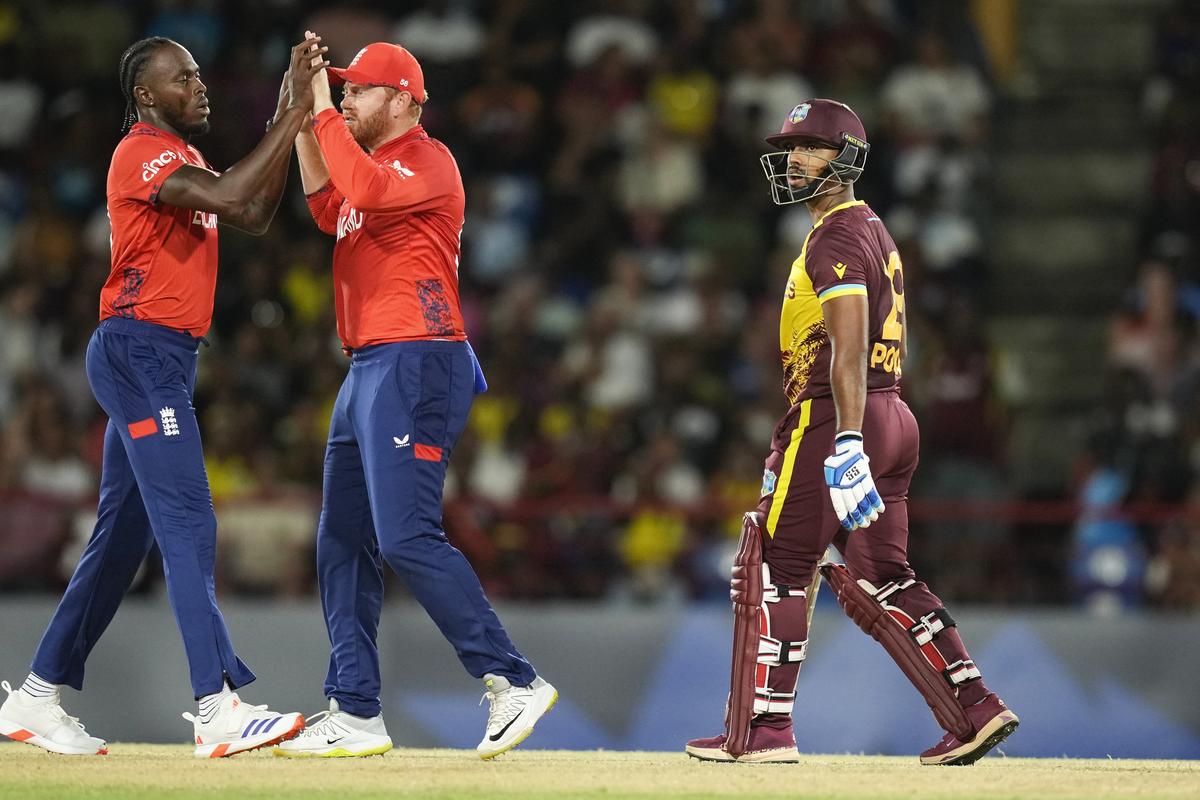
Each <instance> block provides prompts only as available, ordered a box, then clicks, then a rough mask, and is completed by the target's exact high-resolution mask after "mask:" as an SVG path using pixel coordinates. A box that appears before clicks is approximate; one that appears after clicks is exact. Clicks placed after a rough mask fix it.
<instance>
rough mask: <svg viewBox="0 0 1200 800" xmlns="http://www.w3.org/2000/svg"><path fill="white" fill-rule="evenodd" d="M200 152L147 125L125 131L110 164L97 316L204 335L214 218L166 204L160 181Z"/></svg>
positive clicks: (212, 280) (212, 288) (201, 163)
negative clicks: (108, 261) (107, 246)
mask: <svg viewBox="0 0 1200 800" xmlns="http://www.w3.org/2000/svg"><path fill="white" fill-rule="evenodd" d="M184 164H191V165H192V166H195V167H200V168H202V169H211V167H209V165H208V162H207V161H205V160H204V156H202V155H200V151H199V150H197V149H196V148H195V147H192V146H191V145H190V144H188V143H187V142H185V141H183V139H180V138H179V137H178V136H176V135H174V134H172V133H167V132H166V131H163V130H159V129H158V128H155V127H154V126H152V125H147V124H145V123H144V122H138V123H136V124H135V125H134V126H133V127H132V128H130V129H129V133H127V134H126V135H125V138H123V139H122V140H121V141H120V143H119V144H118V145H117V149H116V151H115V152H113V157H112V164H110V165H109V168H108V218H109V221H110V222H111V224H112V239H111V249H112V267H111V271H110V272H109V273H108V280H107V281H105V283H104V288H103V289H101V290H100V319H106V318H108V317H129V318H131V319H140V320H145V321H147V322H154V323H157V324H159V325H165V326H166V327H168V328H174V329H175V330H179V331H186V332H187V333H190V334H191V335H192V336H203V335H204V334H205V333H206V332H207V331H208V328H209V326H210V325H211V324H212V312H213V295H214V294H215V292H216V289H217V215H216V214H209V213H205V212H203V211H194V210H192V209H190V208H178V207H176V206H168V205H163V204H160V203H159V202H158V193H159V191H160V190H161V189H162V186H163V183H164V182H165V181H166V180H167V178H168V177H170V176H171V175H172V174H174V172H175V170H177V169H179V168H180V167H182V166H183V165H184Z"/></svg>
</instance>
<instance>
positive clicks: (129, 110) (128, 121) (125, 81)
mask: <svg viewBox="0 0 1200 800" xmlns="http://www.w3.org/2000/svg"><path fill="white" fill-rule="evenodd" d="M164 44H175V42H174V41H172V40H171V39H168V38H167V37H165V36H151V37H149V38H147V39H139V40H138V41H136V42H134V43H133V44H131V45H129V48H128V49H127V50H126V51H125V52H124V53H122V54H121V66H120V69H119V71H118V76H119V78H120V81H121V94H123V95H124V96H125V123H124V124H123V125H122V126H121V131H122V132H124V131H127V130H129V129H130V128H132V127H133V123H135V122H137V121H138V115H137V100H135V99H134V97H133V87H134V86H136V85H137V82H138V80H139V79H140V78H141V77H142V69H143V67H145V66H146V61H148V60H149V58H150V56H152V55H153V54H154V51H155V50H157V49H158V48H159V47H161V46H162V45H164Z"/></svg>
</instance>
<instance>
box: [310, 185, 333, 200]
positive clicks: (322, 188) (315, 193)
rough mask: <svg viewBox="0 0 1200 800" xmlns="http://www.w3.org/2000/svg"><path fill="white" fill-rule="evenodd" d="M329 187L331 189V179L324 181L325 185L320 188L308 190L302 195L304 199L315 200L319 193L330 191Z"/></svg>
mask: <svg viewBox="0 0 1200 800" xmlns="http://www.w3.org/2000/svg"><path fill="white" fill-rule="evenodd" d="M331 189H333V181H332V180H327V181H325V185H323V186H322V187H321V188H320V189H317V190H316V191H315V192H309V193H308V194H306V195H304V198H305V199H306V200H315V199H317V198H318V197H320V196H321V195H323V194H325V193H327V192H328V191H330V190H331Z"/></svg>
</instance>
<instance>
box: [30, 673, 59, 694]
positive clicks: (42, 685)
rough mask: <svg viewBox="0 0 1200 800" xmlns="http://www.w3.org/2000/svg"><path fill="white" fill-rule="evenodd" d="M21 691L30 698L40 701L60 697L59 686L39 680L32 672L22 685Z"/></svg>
mask: <svg viewBox="0 0 1200 800" xmlns="http://www.w3.org/2000/svg"><path fill="white" fill-rule="evenodd" d="M21 691H23V692H24V693H25V694H27V695H29V696H30V697H36V698H38V699H39V700H44V699H46V698H47V697H57V696H58V687H57V686H55V685H54V684H53V683H50V681H47V680H43V679H42V678H39V677H38V676H37V675H34V674H33V673H32V672H31V673H29V677H28V678H26V679H25V682H24V683H22V684H21Z"/></svg>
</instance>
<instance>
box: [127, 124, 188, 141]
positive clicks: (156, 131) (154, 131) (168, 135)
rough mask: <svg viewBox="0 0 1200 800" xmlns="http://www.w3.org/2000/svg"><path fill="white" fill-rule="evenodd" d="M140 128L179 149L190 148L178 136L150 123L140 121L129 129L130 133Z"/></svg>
mask: <svg viewBox="0 0 1200 800" xmlns="http://www.w3.org/2000/svg"><path fill="white" fill-rule="evenodd" d="M138 128H141V129H142V130H144V131H147V132H148V133H152V134H155V135H157V136H162V137H163V138H165V139H168V140H170V141H172V142H174V143H175V144H177V145H178V146H179V147H187V146H188V143H187V142H186V141H184V140H183V139H181V138H179V137H178V136H176V135H175V134H173V133H171V132H170V131H164V130H163V129H162V128H159V127H156V126H154V125H151V124H150V123H149V122H142V121H141V120H140V119H139V120H138V121H137V122H135V123H133V126H132V127H131V128H130V129H129V132H130V133H133V132H134V131H136V130H137V129H138Z"/></svg>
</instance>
